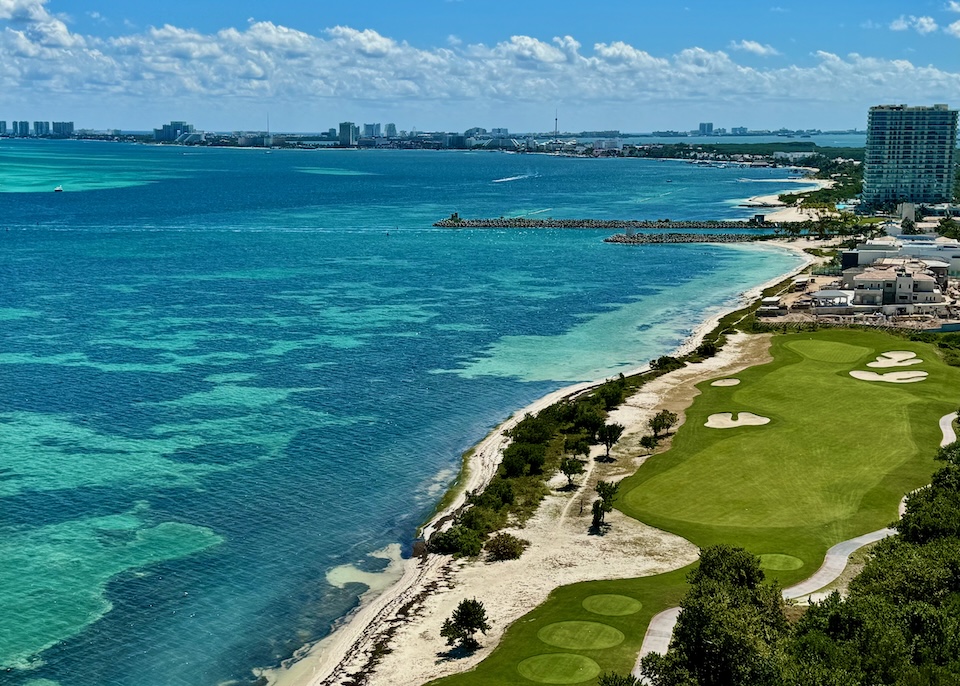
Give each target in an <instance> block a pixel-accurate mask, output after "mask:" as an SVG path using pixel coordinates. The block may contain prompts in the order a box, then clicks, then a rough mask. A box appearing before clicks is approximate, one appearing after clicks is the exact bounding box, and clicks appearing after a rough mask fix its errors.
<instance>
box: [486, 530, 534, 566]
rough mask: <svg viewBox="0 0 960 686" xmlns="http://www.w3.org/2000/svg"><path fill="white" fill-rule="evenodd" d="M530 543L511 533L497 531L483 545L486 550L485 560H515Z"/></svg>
mask: <svg viewBox="0 0 960 686" xmlns="http://www.w3.org/2000/svg"><path fill="white" fill-rule="evenodd" d="M529 545H530V541H525V540H523V539H522V538H517V537H516V536H514V535H512V534H507V533H499V534H497V535H496V536H494V537H493V538H491V539H490V540H489V541H487V544H486V545H485V546H484V548H485V549H486V551H487V562H501V561H503V560H516V559H518V558H519V557H520V556H521V555H523V551H524V550H526V549H527V546H529Z"/></svg>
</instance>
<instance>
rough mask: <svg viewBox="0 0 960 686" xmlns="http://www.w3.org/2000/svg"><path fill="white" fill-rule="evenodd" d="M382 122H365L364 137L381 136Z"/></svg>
mask: <svg viewBox="0 0 960 686" xmlns="http://www.w3.org/2000/svg"><path fill="white" fill-rule="evenodd" d="M380 136H381V134H380V124H364V125H363V137H364V138H380Z"/></svg>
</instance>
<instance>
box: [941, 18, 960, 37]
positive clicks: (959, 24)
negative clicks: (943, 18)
mask: <svg viewBox="0 0 960 686" xmlns="http://www.w3.org/2000/svg"><path fill="white" fill-rule="evenodd" d="M943 30H944V31H946V32H947V33H949V34H950V35H951V36H955V37H956V38H960V21H955V22H953V23H952V24H950V26H947V27H945V28H944V29H943Z"/></svg>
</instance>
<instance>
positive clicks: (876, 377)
mask: <svg viewBox="0 0 960 686" xmlns="http://www.w3.org/2000/svg"><path fill="white" fill-rule="evenodd" d="M850 376H852V377H853V378H854V379H860V380H861V381H886V382H887V383H917V382H918V381H923V380H924V379H926V378H927V373H926V372H889V373H887V374H877V373H876V372H859V371H857V372H850Z"/></svg>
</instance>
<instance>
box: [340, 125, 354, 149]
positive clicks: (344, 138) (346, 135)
mask: <svg viewBox="0 0 960 686" xmlns="http://www.w3.org/2000/svg"><path fill="white" fill-rule="evenodd" d="M357 138H358V136H357V127H356V125H355V124H354V123H353V122H352V121H344V122H340V139H339V140H340V145H341V146H343V147H344V148H352V147H353V146H355V145H356V144H357Z"/></svg>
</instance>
